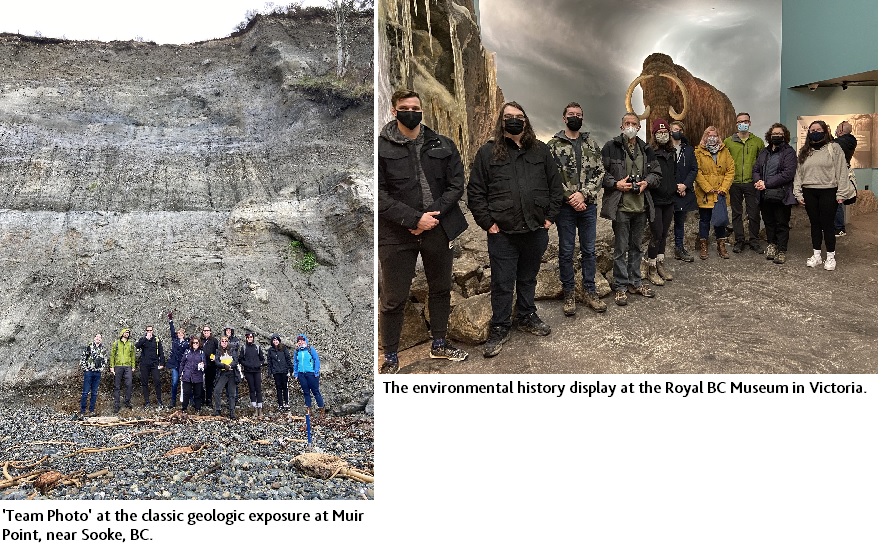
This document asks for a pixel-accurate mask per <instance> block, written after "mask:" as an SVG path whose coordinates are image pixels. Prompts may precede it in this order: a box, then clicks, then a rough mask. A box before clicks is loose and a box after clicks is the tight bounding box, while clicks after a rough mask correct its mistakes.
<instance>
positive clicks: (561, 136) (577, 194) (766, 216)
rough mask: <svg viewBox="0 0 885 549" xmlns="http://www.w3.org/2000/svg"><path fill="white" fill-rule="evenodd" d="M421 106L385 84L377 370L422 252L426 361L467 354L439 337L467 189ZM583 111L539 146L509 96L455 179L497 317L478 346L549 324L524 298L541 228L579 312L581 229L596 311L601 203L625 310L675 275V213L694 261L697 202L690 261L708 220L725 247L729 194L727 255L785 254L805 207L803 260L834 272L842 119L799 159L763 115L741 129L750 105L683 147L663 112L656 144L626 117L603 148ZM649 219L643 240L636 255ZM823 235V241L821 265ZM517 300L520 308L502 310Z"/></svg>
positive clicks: (569, 110) (589, 299) (566, 307)
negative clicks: (477, 238) (689, 230)
mask: <svg viewBox="0 0 885 549" xmlns="http://www.w3.org/2000/svg"><path fill="white" fill-rule="evenodd" d="M422 113H423V109H422V106H421V99H420V97H419V95H418V93H416V92H415V91H412V90H398V91H396V92H395V93H394V94H393V96H392V97H391V114H392V115H393V116H394V117H395V120H392V121H391V122H389V123H387V124H386V125H385V126H384V127H383V128H382V130H381V135H380V136H379V140H378V214H379V225H378V256H379V263H380V265H381V280H380V284H379V292H380V293H379V297H380V329H379V334H380V339H381V341H380V345H381V347H382V349H383V353H384V360H383V363H382V365H381V368H380V371H381V373H396V372H398V371H399V358H398V345H399V339H400V335H401V331H402V323H403V310H404V308H405V305H406V303H407V301H408V296H409V289H410V284H411V280H412V278H413V277H414V275H415V265H416V262H417V258H418V255H419V254H420V255H421V259H422V262H423V264H424V272H425V273H426V275H427V282H428V288H429V297H428V313H429V319H430V330H431V335H432V338H433V341H432V343H431V348H430V357H431V358H440V359H448V360H464V359H466V358H467V353H466V352H464V351H463V350H461V349H458V348H456V347H454V346H452V345H451V344H450V343H449V342H448V341H447V339H446V333H447V322H448V316H449V313H450V310H451V305H450V297H449V296H450V292H451V285H452V261H453V257H452V246H451V243H452V241H453V240H454V239H455V238H456V237H457V236H458V235H459V234H460V233H461V232H462V231H464V230H465V229H466V228H467V222H466V219H465V217H464V214H463V213H462V212H461V209H460V207H459V206H458V200H459V198H460V197H461V196H462V194H463V192H464V167H463V164H462V162H461V158H460V155H459V153H458V150H457V148H456V147H455V145H454V143H453V142H452V141H451V140H450V139H448V138H447V137H444V136H442V135H439V134H438V133H436V132H434V131H433V130H432V129H430V128H428V127H427V126H425V125H423V124H421V120H422ZM583 119H584V112H583V109H582V107H581V106H580V104H578V103H576V102H572V103H569V104H568V105H566V107H565V108H564V109H563V114H562V121H563V123H564V125H565V128H564V129H562V130H561V131H559V132H558V133H557V134H556V135H555V136H554V137H553V139H551V140H550V141H549V142H548V143H547V144H545V143H543V142H542V141H540V140H539V139H537V137H536V136H535V133H534V130H533V128H532V125H531V121H530V120H529V117H528V115H527V113H526V112H525V109H523V108H522V106H520V105H519V104H518V103H516V102H513V101H511V102H508V103H506V104H505V105H504V106H503V107H502V109H501V111H500V112H499V113H498V118H497V121H496V124H495V127H494V130H493V134H492V137H491V139H490V140H489V142H487V143H486V144H484V145H483V146H482V147H481V148H480V149H479V151H478V152H477V154H476V158H475V159H474V162H473V165H472V169H471V172H470V179H469V182H468V183H467V186H466V189H467V207H468V208H469V210H470V212H471V213H472V214H473V219H474V221H475V222H476V224H477V225H478V226H479V227H480V228H482V229H483V230H484V231H486V233H487V241H488V253H489V264H490V267H491V288H490V290H491V305H492V317H491V321H490V323H489V332H488V338H487V340H486V342H485V344H484V346H483V355H484V356H485V357H493V356H495V355H497V354H499V353H500V352H501V350H502V348H503V346H504V344H505V343H506V342H507V341H508V340H509V339H510V337H511V328H512V327H514V326H515V327H516V328H517V329H518V330H520V331H523V332H527V333H530V334H533V335H538V336H546V335H548V334H550V327H549V326H548V325H547V324H546V323H545V322H544V321H543V320H542V319H541V318H540V317H539V316H538V314H537V307H536V306H535V302H534V301H535V300H534V297H535V286H536V280H537V275H538V271H539V269H540V265H541V257H542V255H543V254H544V252H545V251H546V249H547V245H548V242H549V240H548V232H547V229H549V227H550V226H551V225H552V224H553V223H556V224H557V229H558V234H559V274H560V282H561V283H562V290H563V312H564V314H565V315H567V316H571V315H574V314H575V313H576V299H577V298H576V284H577V282H576V280H575V272H574V266H573V257H574V249H575V238H576V237H577V238H578V239H579V242H580V250H581V270H582V280H581V284H582V287H583V290H584V291H583V292H582V294H583V300H584V301H585V303H586V304H587V306H588V307H589V308H590V309H591V310H593V311H596V312H598V313H603V312H605V311H606V310H607V306H606V304H605V302H603V301H602V300H601V299H600V298H599V296H598V295H597V293H596V283H595V275H596V220H597V207H598V208H599V215H600V216H601V217H603V218H605V219H609V220H611V222H612V228H613V231H614V269H613V282H614V284H613V287H614V293H615V297H614V302H615V304H617V305H620V306H624V305H627V304H628V301H629V297H628V296H629V295H630V294H633V295H637V296H642V297H649V298H651V297H654V296H655V291H654V289H653V288H651V286H650V285H649V284H646V282H645V281H649V282H651V284H653V285H663V284H664V283H665V281H667V280H672V279H673V273H672V271H670V270H669V269H668V268H667V267H666V265H665V253H664V252H665V247H666V241H667V239H668V233H669V227H670V224H671V222H672V223H673V233H674V244H675V250H674V257H675V259H677V260H681V261H686V262H692V261H694V256H693V254H692V253H691V252H690V251H689V250H688V249H687V248H686V247H685V220H686V217H687V215H688V213H689V212H690V211H694V210H698V211H699V216H700V222H699V234H698V241H697V248H698V250H699V257H700V259H701V260H706V259H708V258H709V255H710V248H711V246H710V239H709V238H710V228H711V226H712V227H713V231H714V235H715V238H716V243H715V247H716V251H717V253H718V255H719V256H720V257H721V258H723V259H728V258H729V254H728V249H727V246H726V237H727V226H728V224H729V216H728V206H729V205H730V206H731V219H730V221H731V224H732V226H733V230H734V236H735V242H734V244H733V245H732V252H733V253H741V252H743V251H744V250H745V249H748V248H749V249H752V250H753V251H755V252H758V253H764V254H765V256H766V258H767V259H769V260H772V261H773V262H774V263H777V264H782V263H784V262H785V261H786V253H787V244H788V240H789V221H790V213H791V211H792V205H794V204H802V205H804V206H805V210H806V212H807V214H808V217H809V220H810V223H811V237H812V248H813V250H812V256H811V257H810V258H808V260H807V261H806V265H808V266H809V267H816V266H818V265H820V264H821V263H823V265H824V268H825V269H827V270H833V269H835V268H836V261H835V248H836V246H835V236H836V234H837V232H836V219H837V211H839V210H841V206H842V202H843V201H844V200H846V199H848V198H850V197H851V196H853V194H854V190H853V189H852V187H851V186H850V185H849V178H848V161H850V158H851V155H852V154H853V151H854V147H855V146H856V144H857V142H856V140H854V138H853V137H852V136H851V125H850V124H848V122H843V123H841V124H840V125H839V128H838V130H837V137H836V138H835V139H834V137H833V136H832V135H831V134H830V129H829V127H828V126H827V124H826V123H825V122H823V121H815V122H813V123H812V124H811V125H810V126H809V128H808V135H807V139H806V140H805V144H804V145H803V146H802V148H801V149H800V150H799V152H798V155H797V153H796V151H795V149H793V147H791V146H790V132H789V130H788V129H787V128H786V126H784V125H783V124H780V123H775V124H772V125H771V127H770V128H769V129H768V131H767V132H766V133H765V142H763V140H762V139H761V138H759V137H758V136H756V135H754V134H752V133H751V132H750V124H751V122H750V115H749V114H748V113H745V112H742V113H738V115H737V116H736V120H735V129H736V131H735V132H733V133H732V134H731V135H728V136H727V137H725V138H724V139H723V138H722V136H723V135H724V134H720V131H719V129H717V128H715V127H713V126H709V127H707V128H705V130H704V131H703V134H702V137H701V140H700V142H699V143H698V144H697V145H696V146H695V145H693V144H691V143H688V142H687V140H686V137H685V127H684V125H683V124H682V123H681V122H679V121H673V122H669V123H668V122H667V121H666V120H664V119H657V120H654V121H653V122H652V126H651V129H652V131H651V134H652V135H653V136H654V139H653V140H652V141H651V142H650V143H645V142H644V141H643V140H642V139H640V138H639V137H638V135H639V131H640V128H641V124H640V118H639V116H637V115H636V114H635V113H626V114H624V116H623V117H622V118H621V126H620V133H619V134H618V135H616V136H615V137H613V138H612V139H611V140H609V141H608V142H607V143H605V144H604V146H603V147H602V148H600V147H599V146H598V144H597V143H596V142H595V141H594V140H593V139H591V138H590V136H589V133H587V132H581V131H580V130H581V128H582V126H583ZM834 142H835V144H834ZM837 145H841V148H840V147H838V146H837ZM600 190H601V191H602V197H601V205H599V202H600V199H599V191H600ZM760 216H761V219H762V220H763V221H764V223H765V232H766V238H767V247H765V248H763V246H762V243H761V242H760V239H759V235H760V228H761V224H760ZM744 218H746V219H747V224H748V227H747V231H745V230H744ZM842 219H843V221H842V223H843V226H842V227H841V228H840V231H841V233H840V234H842V235H844V234H845V233H844V214H843V216H842ZM646 226H649V227H650V232H651V239H650V241H649V245H648V248H647V250H645V251H643V250H642V249H641V247H642V238H643V234H644V232H645V228H646ZM822 243H823V244H825V245H826V249H827V256H826V260H825V261H824V260H822V256H821V251H822V247H821V244H822ZM514 290H515V293H516V300H515V307H514V306H513V305H512V304H513V297H514ZM512 311H515V316H516V318H511V314H512Z"/></svg>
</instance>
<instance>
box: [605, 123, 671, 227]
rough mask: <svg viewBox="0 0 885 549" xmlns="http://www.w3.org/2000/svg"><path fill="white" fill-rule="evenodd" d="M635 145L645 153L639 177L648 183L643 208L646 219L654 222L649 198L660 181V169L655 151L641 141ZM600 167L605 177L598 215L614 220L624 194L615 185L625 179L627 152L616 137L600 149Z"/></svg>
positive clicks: (653, 211)
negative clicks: (602, 168) (602, 167)
mask: <svg viewBox="0 0 885 549" xmlns="http://www.w3.org/2000/svg"><path fill="white" fill-rule="evenodd" d="M636 143H637V144H638V145H639V147H641V148H642V150H643V151H644V152H645V165H644V166H643V170H642V174H640V176H641V177H642V178H643V179H644V180H645V181H646V182H647V183H648V186H647V187H646V189H645V193H644V196H645V207H646V211H648V217H649V219H650V220H652V221H654V218H655V208H654V205H655V203H654V200H653V199H652V197H651V192H650V191H651V189H654V188H655V187H657V186H658V184H659V183H660V180H661V167H660V166H659V165H658V161H657V158H656V157H655V151H654V150H653V149H652V148H651V145H648V144H646V143H645V141H643V140H642V139H639V138H638V137H637V138H636ZM602 165H603V166H604V167H605V177H603V179H602V188H603V189H604V190H603V192H602V211H601V212H600V215H601V216H602V217H603V218H605V219H611V220H612V221H614V219H615V218H616V217H617V216H618V207H620V205H621V197H622V196H623V194H624V193H622V192H621V191H619V190H618V188H617V186H616V185H617V183H618V181H620V180H621V179H624V178H625V177H627V150H626V149H625V148H624V141H623V139H622V136H621V135H618V136H616V137H614V138H613V139H611V140H610V141H608V142H607V143H606V144H605V146H603V147H602Z"/></svg>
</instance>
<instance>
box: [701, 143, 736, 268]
mask: <svg viewBox="0 0 885 549" xmlns="http://www.w3.org/2000/svg"><path fill="white" fill-rule="evenodd" d="M695 156H696V157H697V161H698V176H697V178H696V179H695V186H694V195H695V198H697V201H698V210H699V213H700V214H701V220H700V223H699V225H698V238H699V239H700V244H701V252H700V257H701V259H707V258H708V257H709V246H708V239H709V237H710V224H711V222H712V220H713V208H714V206H715V205H716V203H717V202H719V201H720V200H725V202H724V204H725V205H726V206H727V205H728V190H729V189H730V188H731V182H732V181H733V180H734V160H733V159H732V157H731V153H729V152H728V149H727V148H725V146H724V145H723V144H722V139H721V138H720V137H719V130H717V129H716V128H715V127H714V126H709V127H707V129H705V130H704V133H703V135H702V136H701V141H700V143H698V146H697V148H696V149H695ZM720 207H721V206H720ZM727 224H728V216H727V215H726V216H725V223H723V224H721V225H720V224H714V226H713V229H714V231H715V233H716V250H717V251H718V252H719V257H721V258H722V259H728V251H726V249H725V227H726V225H727Z"/></svg>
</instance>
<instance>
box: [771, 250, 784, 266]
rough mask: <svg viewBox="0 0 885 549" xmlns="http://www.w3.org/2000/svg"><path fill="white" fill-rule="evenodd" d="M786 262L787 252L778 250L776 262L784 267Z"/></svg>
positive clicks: (775, 256) (775, 257)
mask: <svg viewBox="0 0 885 549" xmlns="http://www.w3.org/2000/svg"><path fill="white" fill-rule="evenodd" d="M786 260H787V252H784V251H780V250H778V252H777V253H775V254H774V262H775V263H777V264H778V265H783V264H784V262H785V261H786Z"/></svg>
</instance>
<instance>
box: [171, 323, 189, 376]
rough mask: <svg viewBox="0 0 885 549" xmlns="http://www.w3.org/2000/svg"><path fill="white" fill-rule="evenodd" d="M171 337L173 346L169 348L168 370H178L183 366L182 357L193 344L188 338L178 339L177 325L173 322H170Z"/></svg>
mask: <svg viewBox="0 0 885 549" xmlns="http://www.w3.org/2000/svg"><path fill="white" fill-rule="evenodd" d="M169 336H170V337H171V338H172V344H171V345H170V348H169V360H167V361H166V368H170V369H174V370H177V369H178V366H179V365H180V364H181V357H182V356H183V355H184V353H185V351H187V348H188V347H190V344H191V343H190V340H189V339H188V338H186V337H185V338H184V339H178V334H176V333H175V324H173V323H172V321H171V320H170V321H169Z"/></svg>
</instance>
